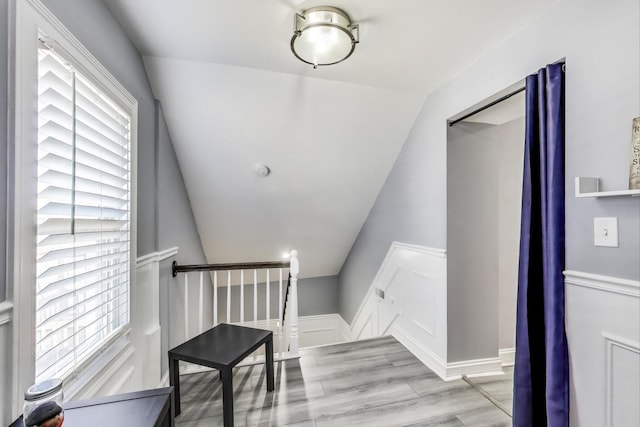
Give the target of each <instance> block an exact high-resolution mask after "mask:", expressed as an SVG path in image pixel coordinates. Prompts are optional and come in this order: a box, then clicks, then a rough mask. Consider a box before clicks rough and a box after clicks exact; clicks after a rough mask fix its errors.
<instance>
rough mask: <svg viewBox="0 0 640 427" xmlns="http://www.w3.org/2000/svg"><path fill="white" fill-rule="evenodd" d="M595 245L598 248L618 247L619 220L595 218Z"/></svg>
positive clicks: (614, 218)
mask: <svg viewBox="0 0 640 427" xmlns="http://www.w3.org/2000/svg"><path fill="white" fill-rule="evenodd" d="M593 243H594V244H595V245H596V246H608V247H612V248H617V247H618V218H616V217H612V218H593Z"/></svg>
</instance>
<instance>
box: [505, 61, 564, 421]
mask: <svg viewBox="0 0 640 427" xmlns="http://www.w3.org/2000/svg"><path fill="white" fill-rule="evenodd" d="M564 87H565V84H564V71H563V65H562V64H552V65H548V66H547V67H546V68H543V69H541V70H540V71H539V72H538V73H537V74H533V75H531V76H528V77H527V80H526V92H525V93H526V135H525V154H524V175H523V189H522V222H521V232H520V263H519V269H518V302H517V320H516V354H515V370H514V384H513V425H514V426H515V427H542V426H552V427H556V426H558V427H560V426H562V427H565V426H568V425H569V361H568V354H567V339H566V334H565V327H564V278H563V275H562V272H563V270H564V247H565V237H564V185H565V181H564Z"/></svg>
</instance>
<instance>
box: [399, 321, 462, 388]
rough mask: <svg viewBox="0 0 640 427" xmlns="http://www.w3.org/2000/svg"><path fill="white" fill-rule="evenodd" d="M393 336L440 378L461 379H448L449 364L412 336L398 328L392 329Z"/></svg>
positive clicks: (446, 379)
mask: <svg viewBox="0 0 640 427" xmlns="http://www.w3.org/2000/svg"><path fill="white" fill-rule="evenodd" d="M391 336H393V337H394V338H395V339H397V340H398V341H399V342H400V344H402V345H404V346H405V347H406V348H407V350H409V351H410V352H411V353H413V355H414V356H415V357H417V358H418V360H420V361H421V362H422V363H424V364H425V366H426V367H427V368H429V369H431V370H432V371H433V372H435V373H436V374H438V376H439V377H440V378H442V379H443V380H445V381H450V380H455V379H458V378H460V377H459V376H458V377H456V378H448V377H447V362H445V361H444V360H443V359H442V358H440V357H439V356H438V355H437V354H435V353H434V352H432V351H431V350H429V349H428V348H427V347H426V346H424V345H422V344H421V343H419V342H418V341H417V340H415V339H414V338H413V337H411V335H409V334H407V333H405V332H404V331H403V330H402V329H401V328H399V327H397V326H393V327H391Z"/></svg>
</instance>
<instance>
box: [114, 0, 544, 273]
mask: <svg viewBox="0 0 640 427" xmlns="http://www.w3.org/2000/svg"><path fill="white" fill-rule="evenodd" d="M103 1H104V2H105V4H106V5H107V6H108V7H109V8H110V10H111V11H112V13H113V14H114V16H115V17H116V18H117V19H118V20H119V21H120V23H121V25H122V27H123V28H124V30H125V31H126V32H127V33H128V34H129V36H130V38H131V40H132V41H133V43H134V44H135V45H136V46H137V48H138V49H139V51H140V52H141V54H142V56H143V59H144V62H145V66H146V68H147V72H148V74H149V79H150V81H151V85H152V88H153V91H154V94H155V96H156V97H157V98H158V99H159V100H160V101H161V103H162V105H163V109H164V114H165V117H166V119H167V123H168V126H169V130H170V133H171V136H172V140H173V143H174V146H175V150H176V154H177V157H178V161H179V163H180V166H181V169H182V173H183V176H184V180H185V183H186V186H187V191H188V193H189V198H190V200H191V204H192V208H193V211H194V215H195V218H196V223H197V226H198V230H199V232H200V235H201V239H202V244H203V247H204V250H205V254H206V257H207V259H208V261H209V262H235V261H267V260H277V259H280V258H281V256H282V253H283V252H285V251H288V250H290V249H297V250H298V251H299V253H300V263H301V276H302V277H314V276H324V275H333V274H337V273H338V272H339V271H340V268H341V266H342V264H343V262H344V260H345V257H346V256H347V254H348V252H349V250H350V248H351V245H352V244H353V241H354V240H355V238H356V236H357V234H358V232H359V230H360V228H361V226H362V224H363V223H364V221H365V219H366V217H367V215H368V213H369V210H370V209H371V206H372V205H373V203H374V201H375V198H376V196H377V194H378V192H379V190H380V188H381V186H382V185H383V183H384V180H385V179H386V176H387V174H388V173H389V171H390V169H391V167H392V165H393V162H394V160H395V158H396V156H397V153H398V152H399V150H400V148H401V146H402V144H403V143H404V141H405V139H406V138H407V135H408V134H409V132H410V130H411V127H412V125H413V123H414V121H415V118H416V116H417V114H418V112H419V110H420V107H421V106H422V102H423V101H424V99H425V96H426V95H427V94H428V93H429V92H430V91H432V90H434V89H435V88H437V87H438V86H439V85H440V84H442V83H444V82H446V81H447V80H448V79H450V78H452V77H453V76H454V75H455V74H457V73H458V72H460V71H461V70H462V69H464V67H466V66H468V65H469V64H471V63H473V62H474V61H475V60H477V59H478V58H480V57H482V56H483V55H485V54H486V53H487V52H488V51H489V50H490V49H491V48H492V47H494V46H497V45H498V44H499V43H500V42H501V41H503V40H504V39H506V38H507V37H508V36H509V35H510V34H513V33H514V32H516V31H517V30H518V29H519V28H521V27H522V26H524V25H526V24H527V23H528V22H530V21H531V20H532V19H535V18H536V17H537V16H539V15H540V14H541V13H542V12H543V11H544V10H546V8H548V7H549V6H550V5H551V4H552V3H553V2H554V1H555V0H543V1H540V0H538V1H534V0H522V1H513V0H484V1H477V0H336V1H331V2H329V3H328V2H325V1H299V0H182V1H179V2H178V1H169V0H136V1H130V0H103ZM317 5H331V6H335V7H340V8H342V9H344V10H345V11H346V12H347V13H348V14H349V15H350V16H351V18H352V20H353V21H354V22H355V23H358V24H360V44H359V45H358V46H357V47H356V50H355V52H354V54H353V56H352V57H351V58H349V59H348V60H347V61H345V62H344V63H341V64H338V65H334V66H329V67H320V68H319V69H317V70H314V69H312V68H311V67H310V66H308V65H306V64H303V63H302V62H300V61H298V60H297V59H296V58H295V57H294V56H293V55H292V54H291V52H290V50H289V41H290V39H291V35H292V27H293V14H294V13H295V12H296V11H300V10H304V9H307V8H309V7H312V6H317ZM259 163H263V164H266V165H268V166H269V167H270V168H271V170H272V173H271V175H270V176H269V177H266V178H260V177H258V176H257V175H256V174H255V172H254V166H255V165H256V164H259Z"/></svg>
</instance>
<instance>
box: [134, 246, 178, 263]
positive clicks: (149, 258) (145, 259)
mask: <svg viewBox="0 0 640 427" xmlns="http://www.w3.org/2000/svg"><path fill="white" fill-rule="evenodd" d="M177 254H178V247H177V246H175V247H173V248H169V249H165V250H163V251H158V252H152V253H150V254H146V255H143V256H141V257H139V258H138V259H137V261H136V267H137V268H140V267H144V266H145V265H147V264H151V263H152V262H160V261H164V260H165V259H167V258H171V257H172V256H175V255H177Z"/></svg>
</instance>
